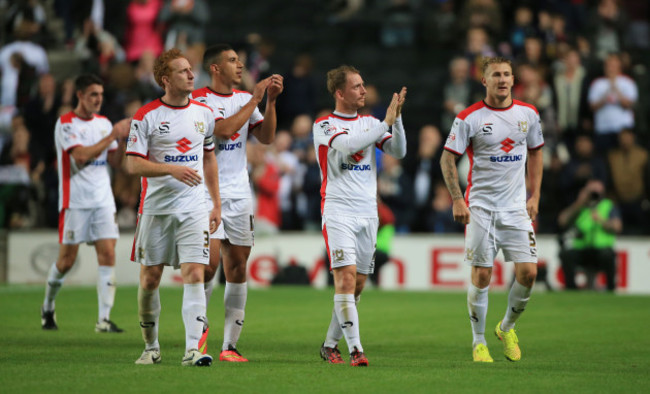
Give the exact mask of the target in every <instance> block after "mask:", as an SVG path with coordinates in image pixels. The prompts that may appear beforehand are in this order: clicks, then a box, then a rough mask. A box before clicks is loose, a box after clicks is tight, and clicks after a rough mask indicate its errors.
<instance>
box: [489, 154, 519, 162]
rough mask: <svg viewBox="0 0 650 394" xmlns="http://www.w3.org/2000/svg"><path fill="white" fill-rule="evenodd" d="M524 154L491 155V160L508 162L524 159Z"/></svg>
mask: <svg viewBox="0 0 650 394" xmlns="http://www.w3.org/2000/svg"><path fill="white" fill-rule="evenodd" d="M523 159H524V155H513V156H490V161H491V162H492V163H508V162H513V161H522V160H523Z"/></svg>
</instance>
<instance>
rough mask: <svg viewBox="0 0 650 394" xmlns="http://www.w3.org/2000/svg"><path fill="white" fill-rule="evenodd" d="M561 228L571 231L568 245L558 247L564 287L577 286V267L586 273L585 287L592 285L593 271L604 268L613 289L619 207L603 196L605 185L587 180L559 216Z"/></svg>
mask: <svg viewBox="0 0 650 394" xmlns="http://www.w3.org/2000/svg"><path fill="white" fill-rule="evenodd" d="M558 223H559V225H560V227H561V228H562V229H564V230H571V234H572V238H573V239H572V240H571V245H570V246H568V245H564V247H563V248H562V249H561V253H560V260H561V262H562V270H563V271H564V280H565V288H567V289H570V290H573V289H576V288H577V286H576V282H575V273H576V268H577V267H582V268H583V269H585V270H586V271H587V272H586V274H587V287H589V288H593V287H594V282H595V281H594V278H595V274H596V273H597V272H599V271H604V272H605V275H606V277H607V290H609V291H614V290H615V288H616V254H615V252H614V244H615V242H616V235H617V234H619V233H620V232H621V231H622V229H623V222H622V221H621V217H620V213H619V211H618V208H617V207H616V205H615V204H614V202H613V201H612V200H610V199H609V198H606V197H605V185H604V184H603V183H602V182H600V181H599V180H595V179H594V180H590V181H589V182H587V184H586V185H585V187H583V188H582V190H580V194H578V198H577V199H576V200H575V201H574V202H573V203H572V204H571V205H569V206H568V207H567V208H565V209H564V210H563V211H562V212H560V215H559V216H558Z"/></svg>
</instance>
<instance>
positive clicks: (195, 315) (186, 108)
mask: <svg viewBox="0 0 650 394" xmlns="http://www.w3.org/2000/svg"><path fill="white" fill-rule="evenodd" d="M154 77H155V79H156V82H157V83H158V85H160V87H162V88H163V89H164V90H165V94H164V95H163V96H162V97H161V98H159V99H157V100H154V101H152V102H150V103H149V104H147V105H145V106H143V107H142V108H140V109H139V110H138V112H137V113H136V114H135V116H134V117H133V121H132V122H131V133H130V135H129V141H128V145H127V150H126V155H127V156H126V162H125V167H126V170H127V171H128V172H129V173H131V174H135V175H140V176H141V177H142V197H141V201H140V211H139V218H138V226H137V228H136V232H135V240H134V242H133V252H132V255H131V260H132V261H135V262H138V263H140V264H141V266H140V286H139V288H138V307H139V308H138V313H139V317H140V327H141V328H142V338H143V339H144V342H145V350H144V351H143V352H142V355H141V357H140V358H139V359H138V360H136V362H135V363H136V364H157V363H159V362H160V360H161V355H160V344H159V343H158V321H159V316H160V295H159V291H158V286H159V285H160V278H161V275H162V273H163V268H164V266H165V265H170V266H173V267H174V268H179V267H180V270H181V276H182V278H183V307H182V315H183V322H184V324H185V350H186V353H185V356H184V357H183V359H182V363H181V364H182V365H187V366H192V365H194V366H209V365H211V364H212V357H211V356H210V355H209V354H203V353H201V352H200V351H199V350H198V347H199V340H200V338H201V335H202V333H203V325H204V324H205V321H206V318H205V308H206V306H205V294H204V292H203V272H204V270H205V266H206V265H207V264H208V260H209V254H210V252H209V235H210V231H214V230H216V228H217V226H218V224H219V220H220V219H219V218H220V216H221V212H220V210H221V208H220V199H219V183H218V181H219V180H218V177H217V173H218V168H217V161H216V159H215V157H214V155H213V154H210V152H211V151H212V150H213V149H214V138H213V135H212V130H213V128H214V114H213V112H212V110H211V109H210V108H208V107H207V106H205V105H203V104H201V103H199V102H197V101H194V100H191V99H190V98H188V95H189V94H190V93H191V92H192V90H194V74H193V73H192V68H191V66H190V63H189V62H188V61H187V59H186V58H185V57H183V55H182V54H181V52H180V51H179V50H178V49H171V50H169V51H166V52H164V53H163V54H162V55H160V57H158V58H157V59H156V61H155V63H154ZM204 151H206V152H207V154H204ZM204 184H205V186H206V187H207V189H208V191H209V193H210V197H211V201H212V205H211V206H210V207H209V209H208V207H206V204H205V191H204V186H203V185H204Z"/></svg>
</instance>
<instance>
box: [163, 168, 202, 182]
mask: <svg viewBox="0 0 650 394" xmlns="http://www.w3.org/2000/svg"><path fill="white" fill-rule="evenodd" d="M170 167H171V170H170V175H171V176H173V177H174V178H176V179H178V180H179V181H181V182H183V183H184V184H186V185H187V186H198V185H200V184H201V182H202V181H203V179H202V178H201V175H199V172H198V171H197V170H195V169H193V168H190V167H185V166H177V165H173V164H171V165H170Z"/></svg>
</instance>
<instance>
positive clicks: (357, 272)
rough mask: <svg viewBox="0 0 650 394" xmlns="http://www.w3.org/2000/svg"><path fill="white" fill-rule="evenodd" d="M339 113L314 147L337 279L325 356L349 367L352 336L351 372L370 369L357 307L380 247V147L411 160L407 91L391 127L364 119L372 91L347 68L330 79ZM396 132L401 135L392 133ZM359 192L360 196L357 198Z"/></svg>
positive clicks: (317, 130) (321, 123)
mask: <svg viewBox="0 0 650 394" xmlns="http://www.w3.org/2000/svg"><path fill="white" fill-rule="evenodd" d="M327 90H328V91H329V93H330V94H331V95H332V96H333V98H334V101H335V110H334V112H333V113H332V114H331V115H329V116H325V117H322V118H319V119H317V120H316V122H315V123H314V127H313V133H314V148H315V149H316V150H317V151H318V157H319V164H320V166H321V180H322V182H323V185H322V190H323V191H322V199H323V200H322V201H323V202H322V207H323V208H322V214H323V227H322V229H323V236H324V238H325V244H326V247H327V251H328V256H329V260H330V262H331V266H330V267H331V270H332V272H333V275H334V288H335V290H334V292H335V295H334V309H333V311H332V319H331V321H330V325H329V328H328V330H327V335H326V339H325V342H324V343H323V345H322V346H321V349H320V355H321V357H322V358H323V360H325V361H327V362H329V363H336V364H340V363H343V359H342V358H341V352H340V351H339V350H338V342H339V340H340V339H341V337H343V336H345V341H346V342H347V344H348V349H349V351H350V365H352V366H368V359H367V357H366V356H365V354H364V352H363V347H362V346H361V337H360V335H359V315H358V312H357V305H356V304H357V303H358V301H359V297H360V296H361V292H362V290H363V287H364V285H365V282H366V278H367V277H368V275H370V274H372V273H373V271H374V259H373V255H374V252H375V245H376V240H377V226H378V219H377V202H376V200H377V180H376V177H377V173H376V162H375V145H377V147H379V148H380V149H381V150H383V151H384V152H386V153H388V154H390V155H393V156H395V157H397V158H400V159H401V158H403V157H404V155H405V154H406V133H405V131H404V126H403V124H402V117H401V110H402V106H403V105H404V100H405V96H406V88H405V87H403V88H402V90H401V91H400V93H399V95H398V94H397V93H394V94H393V98H392V100H391V103H390V105H389V106H388V110H387V111H386V118H385V119H384V121H383V122H380V121H379V120H378V119H376V118H373V117H370V116H359V114H358V112H357V111H358V110H359V109H360V108H362V107H363V106H364V104H365V93H366V91H365V88H364V86H363V79H362V78H361V75H360V74H359V71H358V70H357V69H356V68H354V67H351V66H340V67H338V68H335V69H333V70H330V71H329V72H328V73H327ZM391 126H393V133H392V134H390V133H388V129H389V127H391ZM351 191H353V192H352V193H351Z"/></svg>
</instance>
